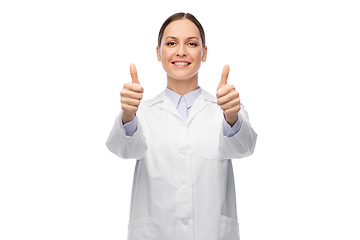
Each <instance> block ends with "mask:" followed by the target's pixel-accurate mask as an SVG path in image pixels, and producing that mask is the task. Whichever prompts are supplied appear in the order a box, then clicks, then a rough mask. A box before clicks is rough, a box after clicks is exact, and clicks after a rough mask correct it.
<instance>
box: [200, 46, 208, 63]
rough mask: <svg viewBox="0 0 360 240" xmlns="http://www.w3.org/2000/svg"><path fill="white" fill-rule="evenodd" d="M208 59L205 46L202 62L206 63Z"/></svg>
mask: <svg viewBox="0 0 360 240" xmlns="http://www.w3.org/2000/svg"><path fill="white" fill-rule="evenodd" d="M206 57H207V46H205V47H204V49H203V55H202V58H201V61H202V62H205V61H206Z"/></svg>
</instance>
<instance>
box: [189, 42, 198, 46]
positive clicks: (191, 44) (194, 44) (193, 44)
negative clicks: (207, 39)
mask: <svg viewBox="0 0 360 240" xmlns="http://www.w3.org/2000/svg"><path fill="white" fill-rule="evenodd" d="M189 45H190V46H192V47H196V46H197V44H196V43H194V42H191V43H189Z"/></svg>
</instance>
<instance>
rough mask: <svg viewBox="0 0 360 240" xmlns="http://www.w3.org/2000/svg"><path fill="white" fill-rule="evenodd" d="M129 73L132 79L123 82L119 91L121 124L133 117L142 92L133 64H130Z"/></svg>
mask: <svg viewBox="0 0 360 240" xmlns="http://www.w3.org/2000/svg"><path fill="white" fill-rule="evenodd" d="M130 75H131V79H132V81H131V82H130V83H125V84H124V87H123V89H122V90H121V92H120V101H121V108H122V116H121V118H122V122H123V124H125V123H127V122H130V121H131V120H133V119H134V117H135V114H136V112H137V110H138V108H139V105H140V100H141V99H142V97H143V92H144V89H143V88H142V86H141V85H140V82H139V80H138V77H137V71H136V67H135V65H134V64H131V65H130Z"/></svg>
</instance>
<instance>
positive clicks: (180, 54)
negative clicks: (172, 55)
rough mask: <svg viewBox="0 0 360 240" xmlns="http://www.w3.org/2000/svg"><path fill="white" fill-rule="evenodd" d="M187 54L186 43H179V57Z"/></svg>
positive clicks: (177, 53) (177, 54)
mask: <svg viewBox="0 0 360 240" xmlns="http://www.w3.org/2000/svg"><path fill="white" fill-rule="evenodd" d="M186 55H187V52H186V48H185V46H184V45H182V44H181V45H179V47H178V50H177V52H176V56H179V57H183V56H186Z"/></svg>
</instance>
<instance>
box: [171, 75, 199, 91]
mask: <svg viewBox="0 0 360 240" xmlns="http://www.w3.org/2000/svg"><path fill="white" fill-rule="evenodd" d="M167 88H168V89H170V90H171V91H174V92H176V93H178V94H180V95H185V94H187V93H189V92H192V91H194V90H196V89H198V74H195V75H194V76H193V77H191V78H189V79H181V80H179V79H174V78H172V77H170V76H169V75H168V76H167Z"/></svg>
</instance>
